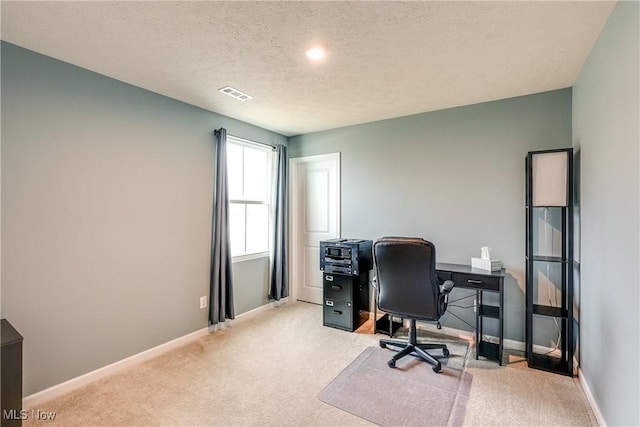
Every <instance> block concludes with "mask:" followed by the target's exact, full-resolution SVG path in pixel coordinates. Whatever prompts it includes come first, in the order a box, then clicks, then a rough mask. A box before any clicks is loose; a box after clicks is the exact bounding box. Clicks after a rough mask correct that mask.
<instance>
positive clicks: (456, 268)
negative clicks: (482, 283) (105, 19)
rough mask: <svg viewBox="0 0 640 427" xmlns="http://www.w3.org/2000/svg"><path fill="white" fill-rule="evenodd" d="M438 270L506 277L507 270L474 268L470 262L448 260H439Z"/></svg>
mask: <svg viewBox="0 0 640 427" xmlns="http://www.w3.org/2000/svg"><path fill="white" fill-rule="evenodd" d="M436 270H440V271H450V272H452V273H464V274H476V275H481V276H492V277H504V276H505V270H504V268H503V269H502V270H498V271H488V270H483V269H481V268H473V267H471V265H469V264H450V263H446V262H437V263H436Z"/></svg>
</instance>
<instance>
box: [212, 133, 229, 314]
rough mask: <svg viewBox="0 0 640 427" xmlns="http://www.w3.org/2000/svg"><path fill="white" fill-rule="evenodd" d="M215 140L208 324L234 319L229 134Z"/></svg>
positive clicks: (218, 136)
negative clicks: (230, 228) (229, 192)
mask: <svg viewBox="0 0 640 427" xmlns="http://www.w3.org/2000/svg"><path fill="white" fill-rule="evenodd" d="M214 135H215V138H216V157H215V170H214V175H215V181H214V187H213V188H214V189H213V218H212V227H211V275H210V289H209V325H216V324H218V323H224V321H225V319H233V317H234V312H233V280H232V275H231V250H230V241H229V195H228V194H227V193H228V190H227V131H226V129H224V128H220V129H218V130H216V131H215V132H214Z"/></svg>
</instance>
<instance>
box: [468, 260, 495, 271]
mask: <svg viewBox="0 0 640 427" xmlns="http://www.w3.org/2000/svg"><path fill="white" fill-rule="evenodd" d="M471 267H473V268H480V269H482V270H487V271H498V270H501V269H502V261H500V260H497V259H483V258H471Z"/></svg>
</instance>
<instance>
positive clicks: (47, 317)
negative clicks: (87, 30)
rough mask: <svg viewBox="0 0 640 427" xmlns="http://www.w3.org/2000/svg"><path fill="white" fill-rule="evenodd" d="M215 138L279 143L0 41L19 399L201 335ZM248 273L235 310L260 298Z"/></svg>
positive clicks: (256, 273)
mask: <svg viewBox="0 0 640 427" xmlns="http://www.w3.org/2000/svg"><path fill="white" fill-rule="evenodd" d="M218 127H225V128H227V131H228V133H229V134H233V135H236V136H240V137H243V138H248V139H253V140H259V141H263V142H268V143H275V144H279V143H286V138H285V137H283V136H281V135H277V134H274V133H272V132H269V131H266V130H264V129H261V128H257V127H255V126H251V125H248V124H246V123H242V122H239V121H236V120H233V119H230V118H227V117H223V116H220V115H217V114H214V113H211V112H208V111H205V110H202V109H199V108H196V107H193V106H189V105H186V104H184V103H181V102H178V101H175V100H172V99H169V98H166V97H163V96H160V95H157V94H154V93H151V92H148V91H145V90H142V89H140V88H136V87H134V86H130V85H127V84H124V83H122V82H118V81H116V80H113V79H110V78H107V77H104V76H101V75H99V74H95V73H92V72H89V71H87V70H83V69H81V68H78V67H75V66H72V65H69V64H66V63H63V62H60V61H57V60H54V59H52V58H48V57H45V56H42V55H39V54H36V53H34V52H30V51H27V50H24V49H22V48H19V47H17V46H14V45H11V44H7V43H4V42H3V43H2V317H6V318H7V319H9V321H10V322H11V323H12V324H13V325H14V326H15V327H16V329H18V331H20V333H22V334H23V335H24V338H25V340H24V393H25V395H29V394H31V393H34V392H37V391H39V390H42V389H45V388H47V387H49V386H52V385H55V384H57V383H60V382H62V381H65V380H68V379H70V378H73V377H76V376H78V375H81V374H84V373H86V372H89V371H92V370H94V369H97V368H99V367H102V366H104V365H107V364H109V363H112V362H115V361H117V360H120V359H123V358H125V357H128V356H130V355H133V354H136V353H138V352H141V351H143V350H146V349H149V348H151V347H154V346H156V345H159V344H162V343H165V342H167V341H170V340H172V339H174V338H177V337H180V336H183V335H185V334H188V333H190V332H193V331H196V330H199V329H201V328H204V327H206V326H207V310H200V309H199V297H200V296H202V295H207V294H208V286H209V285H208V283H209V258H210V238H211V209H212V208H211V207H212V188H213V187H212V179H213V160H212V158H213V155H214V150H213V137H212V136H211V133H212V131H213V129H215V128H218ZM256 263H257V264H256ZM263 264H264V261H263ZM248 267H249V268H248V269H247V268H245V267H244V266H243V265H241V264H234V266H233V269H234V273H235V274H236V276H237V277H238V278H239V279H238V280H237V281H236V283H235V286H236V289H238V291H237V292H236V295H237V297H238V300H236V307H237V308H238V313H241V312H243V311H246V310H250V309H252V308H255V307H254V305H255V306H257V305H261V303H262V302H265V301H266V298H265V295H266V289H267V284H266V275H265V274H264V272H265V269H264V268H263V266H262V265H260V261H253V262H251V263H249V265H248ZM260 273H262V275H261V274H260ZM243 280H248V281H249V283H243ZM260 280H261V282H260ZM247 287H251V289H254V288H255V292H256V294H253V293H252V292H249V291H247V289H248V288H247ZM258 291H259V294H258V293H257V292H258Z"/></svg>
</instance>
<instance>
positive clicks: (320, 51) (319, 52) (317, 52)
mask: <svg viewBox="0 0 640 427" xmlns="http://www.w3.org/2000/svg"><path fill="white" fill-rule="evenodd" d="M326 53H327V52H326V50H325V48H323V47H322V46H313V47H312V48H310V49H309V50H307V58H309V59H311V60H313V61H319V60H321V59H322V58H324V56H325V55H326Z"/></svg>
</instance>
